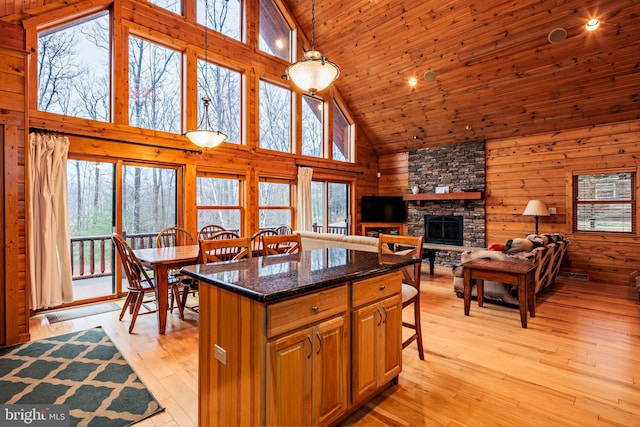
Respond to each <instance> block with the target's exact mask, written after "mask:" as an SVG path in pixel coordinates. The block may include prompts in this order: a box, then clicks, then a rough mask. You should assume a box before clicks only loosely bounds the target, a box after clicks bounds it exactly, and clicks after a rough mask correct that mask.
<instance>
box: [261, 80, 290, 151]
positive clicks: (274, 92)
mask: <svg viewBox="0 0 640 427" xmlns="http://www.w3.org/2000/svg"><path fill="white" fill-rule="evenodd" d="M260 147H261V148H266V149H269V150H277V151H283V152H286V153H290V152H291V91H290V90H289V89H285V88H283V87H281V86H276V85H273V84H271V83H267V82H265V81H262V80H261V81H260Z"/></svg>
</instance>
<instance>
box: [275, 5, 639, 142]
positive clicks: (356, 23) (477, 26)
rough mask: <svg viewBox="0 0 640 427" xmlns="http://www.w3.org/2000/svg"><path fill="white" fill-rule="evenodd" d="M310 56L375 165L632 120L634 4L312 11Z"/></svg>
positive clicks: (301, 17) (306, 10) (306, 23)
mask: <svg viewBox="0 0 640 427" xmlns="http://www.w3.org/2000/svg"><path fill="white" fill-rule="evenodd" d="M283 1H284V3H285V4H286V5H287V7H289V9H290V10H291V11H292V13H293V15H294V18H295V19H296V20H297V22H298V23H299V24H300V25H301V27H302V29H303V31H304V32H305V34H308V35H311V0H283ZM591 17H597V18H598V19H600V21H601V22H602V24H601V26H600V28H599V29H598V30H596V31H594V32H587V31H586V30H585V23H586V21H587V20H588V19H589V18H591ZM557 28H564V29H565V30H566V31H567V38H566V39H565V40H564V41H562V42H560V43H556V44H552V43H550V42H549V41H548V40H547V36H548V34H549V33H550V32H551V31H552V30H554V29H557ZM315 47H316V49H317V50H319V51H320V52H322V53H323V54H324V55H325V56H327V57H328V58H329V59H330V60H331V61H333V62H335V63H336V64H338V65H339V66H340V67H341V68H342V75H341V76H340V78H339V80H338V81H337V82H336V83H335V85H336V86H337V87H338V89H339V91H340V93H341V95H342V96H343V98H344V99H345V101H346V103H347V104H348V106H349V108H350V111H351V113H352V114H353V116H354V118H355V120H356V121H357V123H358V124H359V126H360V127H359V129H360V130H361V131H364V133H365V135H366V136H367V137H368V139H369V140H370V141H371V143H372V146H373V147H374V148H375V149H376V151H377V152H378V153H380V154H384V153H392V152H401V151H406V150H408V149H412V148H419V147H424V146H434V145H442V144H448V143H455V142H461V141H468V140H475V139H496V138H505V137H514V136H518V135H531V134H537V133H541V132H553V131H558V130H564V129H570V128H576V127H582V126H591V125H597V124H602V123H610V122H620V121H626V120H633V119H638V118H640V99H639V97H640V95H639V92H640V1H638V0H624V1H621V0H613V1H612V0H607V1H601V0H596V1H588V0H587V1H585V0H565V1H561V0H517V1H516V0H510V1H506V0H450V1H442V0H421V1H415V0H414V1H407V0H404V1H383V0H351V1H348V2H345V1H344V0H316V39H315ZM305 48H307V49H308V46H305ZM427 71H432V72H433V73H435V80H434V81H432V82H428V81H425V79H424V78H423V76H424V73H425V72H427ZM410 77H416V78H417V80H418V83H417V85H416V86H415V87H413V88H411V87H409V85H408V79H409V78H410Z"/></svg>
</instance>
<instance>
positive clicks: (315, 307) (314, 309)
mask: <svg viewBox="0 0 640 427" xmlns="http://www.w3.org/2000/svg"><path fill="white" fill-rule="evenodd" d="M318 308H319V307H318V306H317V305H314V306H313V307H311V311H313V312H314V313H317V312H318Z"/></svg>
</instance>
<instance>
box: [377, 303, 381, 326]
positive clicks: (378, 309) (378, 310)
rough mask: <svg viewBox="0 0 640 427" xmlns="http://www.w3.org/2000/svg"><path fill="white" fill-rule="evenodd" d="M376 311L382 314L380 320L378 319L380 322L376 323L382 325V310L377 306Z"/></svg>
mask: <svg viewBox="0 0 640 427" xmlns="http://www.w3.org/2000/svg"><path fill="white" fill-rule="evenodd" d="M376 311H377V312H378V314H379V315H380V320H379V321H378V323H377V324H376V326H380V325H381V324H382V312H381V311H380V307H378V308H376Z"/></svg>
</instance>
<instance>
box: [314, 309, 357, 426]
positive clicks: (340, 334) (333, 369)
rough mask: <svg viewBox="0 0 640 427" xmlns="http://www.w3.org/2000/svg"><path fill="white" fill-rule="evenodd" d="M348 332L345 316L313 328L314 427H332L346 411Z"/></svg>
mask: <svg viewBox="0 0 640 427" xmlns="http://www.w3.org/2000/svg"><path fill="white" fill-rule="evenodd" d="M348 330H349V328H348V324H347V317H346V316H339V317H336V318H334V319H330V320H327V321H325V322H322V323H320V324H318V325H317V326H315V327H314V328H313V334H314V336H313V354H314V356H313V359H314V362H313V417H312V421H313V424H314V425H321V426H323V425H329V424H332V422H334V421H335V420H336V419H337V418H338V417H339V416H341V415H342V414H344V412H345V411H346V410H347V373H348V363H349V358H348V354H349V332H348Z"/></svg>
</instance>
